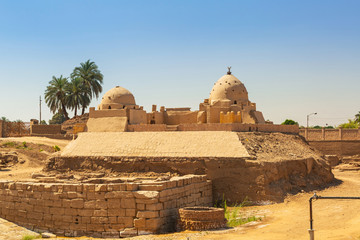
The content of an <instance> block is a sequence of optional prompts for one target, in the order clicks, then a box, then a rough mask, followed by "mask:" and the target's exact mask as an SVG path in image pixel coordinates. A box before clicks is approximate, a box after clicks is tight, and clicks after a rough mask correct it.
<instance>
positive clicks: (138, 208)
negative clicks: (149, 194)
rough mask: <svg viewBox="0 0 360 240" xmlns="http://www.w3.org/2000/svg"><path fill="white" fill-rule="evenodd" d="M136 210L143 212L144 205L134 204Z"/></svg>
mask: <svg viewBox="0 0 360 240" xmlns="http://www.w3.org/2000/svg"><path fill="white" fill-rule="evenodd" d="M136 209H137V210H145V204H144V203H136Z"/></svg>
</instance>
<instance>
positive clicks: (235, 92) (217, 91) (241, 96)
mask: <svg viewBox="0 0 360 240" xmlns="http://www.w3.org/2000/svg"><path fill="white" fill-rule="evenodd" d="M224 100H227V101H229V100H230V101H231V104H240V103H244V104H246V103H247V102H248V101H249V98H248V92H247V90H246V88H245V86H244V84H243V83H242V82H240V80H239V79H237V78H236V77H234V76H233V75H231V73H230V74H229V73H228V74H226V75H224V76H222V77H221V78H220V79H219V80H218V81H217V82H216V83H215V84H214V87H213V88H212V90H211V93H210V97H209V102H210V104H211V105H212V104H213V103H215V102H217V101H224Z"/></svg>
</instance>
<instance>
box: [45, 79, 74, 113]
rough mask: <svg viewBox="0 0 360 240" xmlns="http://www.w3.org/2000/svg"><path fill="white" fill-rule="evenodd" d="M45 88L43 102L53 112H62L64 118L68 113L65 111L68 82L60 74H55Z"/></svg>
mask: <svg viewBox="0 0 360 240" xmlns="http://www.w3.org/2000/svg"><path fill="white" fill-rule="evenodd" d="M49 84H50V85H49V86H47V87H46V90H45V102H46V104H47V105H48V107H49V108H50V110H51V111H52V112H53V113H56V112H59V111H61V112H63V113H64V116H65V118H66V119H69V115H68V113H67V111H66V88H67V85H68V84H69V82H68V80H67V78H64V77H63V76H62V75H61V76H60V77H59V78H56V77H55V76H53V77H52V80H51V81H50V82H49Z"/></svg>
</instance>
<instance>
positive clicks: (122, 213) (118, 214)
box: [108, 208, 125, 217]
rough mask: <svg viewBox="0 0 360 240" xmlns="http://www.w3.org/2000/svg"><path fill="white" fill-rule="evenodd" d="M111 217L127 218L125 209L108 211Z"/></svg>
mask: <svg viewBox="0 0 360 240" xmlns="http://www.w3.org/2000/svg"><path fill="white" fill-rule="evenodd" d="M108 216H109V217H125V209H124V208H118V209H110V210H109V211H108Z"/></svg>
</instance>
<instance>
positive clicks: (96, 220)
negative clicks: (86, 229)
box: [90, 217, 109, 224]
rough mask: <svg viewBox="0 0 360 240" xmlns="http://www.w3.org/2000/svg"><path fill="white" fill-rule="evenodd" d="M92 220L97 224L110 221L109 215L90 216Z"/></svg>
mask: <svg viewBox="0 0 360 240" xmlns="http://www.w3.org/2000/svg"><path fill="white" fill-rule="evenodd" d="M90 222H91V223H95V224H103V223H108V222H109V218H108V217H91V218H90Z"/></svg>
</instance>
